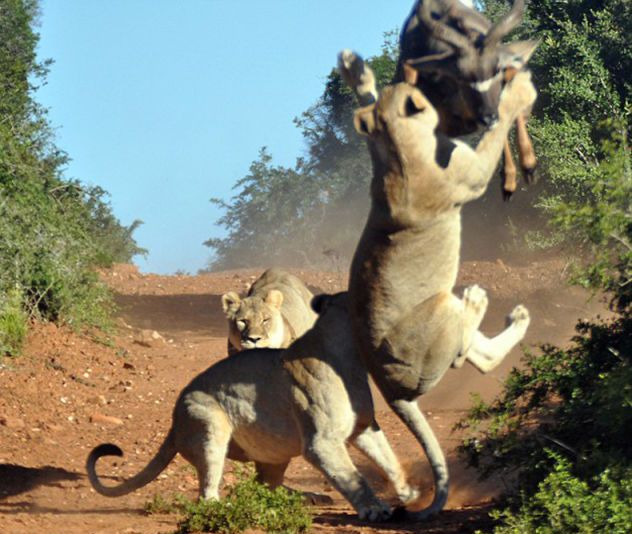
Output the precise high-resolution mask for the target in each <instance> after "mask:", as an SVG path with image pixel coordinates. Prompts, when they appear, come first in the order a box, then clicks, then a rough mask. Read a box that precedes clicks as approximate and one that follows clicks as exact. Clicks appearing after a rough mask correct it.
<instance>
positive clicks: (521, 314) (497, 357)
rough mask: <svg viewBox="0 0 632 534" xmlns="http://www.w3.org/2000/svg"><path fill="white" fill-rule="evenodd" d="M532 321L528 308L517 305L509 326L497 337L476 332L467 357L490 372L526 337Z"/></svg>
mask: <svg viewBox="0 0 632 534" xmlns="http://www.w3.org/2000/svg"><path fill="white" fill-rule="evenodd" d="M530 321H531V318H530V317H529V312H528V310H527V308H525V307H524V306H522V305H519V306H516V307H515V308H514V309H513V311H512V312H511V314H510V315H509V326H508V327H507V328H505V330H503V331H502V332H501V333H500V334H498V335H497V336H496V337H493V338H492V339H489V338H488V337H486V336H485V335H483V334H482V333H481V332H479V331H476V332H475V334H474V337H473V339H472V344H471V345H470V348H469V349H468V351H467V354H466V357H467V359H468V360H469V361H470V362H472V363H473V364H474V365H475V366H476V367H477V368H478V369H479V370H480V371H481V372H483V373H488V372H489V371H491V370H492V369H494V368H495V367H496V366H498V365H499V364H500V363H501V362H502V361H503V360H504V359H505V356H507V354H509V352H510V351H511V349H513V348H514V347H515V346H516V345H517V344H518V343H519V342H520V341H521V340H522V339H523V338H524V336H525V334H526V332H527V328H528V326H529V322H530Z"/></svg>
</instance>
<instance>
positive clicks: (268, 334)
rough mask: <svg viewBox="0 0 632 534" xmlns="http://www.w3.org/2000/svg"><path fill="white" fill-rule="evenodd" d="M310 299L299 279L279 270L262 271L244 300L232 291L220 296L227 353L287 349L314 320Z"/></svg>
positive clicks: (310, 295)
mask: <svg viewBox="0 0 632 534" xmlns="http://www.w3.org/2000/svg"><path fill="white" fill-rule="evenodd" d="M313 296H314V295H313V294H312V292H311V291H310V290H309V289H307V287H306V286H305V284H304V283H303V282H302V281H301V280H299V279H298V278H297V277H296V276H294V275H292V274H290V273H287V272H285V271H282V270H280V269H268V270H267V271H265V272H264V273H263V274H262V275H261V276H260V277H259V278H258V279H257V280H256V281H255V282H254V283H253V284H252V286H251V287H250V290H249V291H248V295H247V296H246V297H245V298H243V299H242V298H240V297H239V295H238V294H237V293H235V292H234V291H230V292H228V293H226V294H225V295H223V296H222V307H223V309H224V313H225V314H226V318H227V319H228V353H229V354H235V353H236V352H239V351H240V350H243V349H254V348H270V349H279V348H286V347H288V346H289V345H290V343H292V341H294V340H295V339H296V338H298V337H300V336H301V335H303V333H305V332H306V331H307V330H308V329H309V328H311V327H312V325H313V324H314V321H315V320H316V314H315V313H314V312H313V311H312V309H311V307H310V301H311V300H312V298H313Z"/></svg>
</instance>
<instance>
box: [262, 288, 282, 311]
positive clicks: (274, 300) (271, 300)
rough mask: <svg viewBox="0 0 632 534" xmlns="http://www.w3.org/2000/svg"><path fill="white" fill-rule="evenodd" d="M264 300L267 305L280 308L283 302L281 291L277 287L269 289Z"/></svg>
mask: <svg viewBox="0 0 632 534" xmlns="http://www.w3.org/2000/svg"><path fill="white" fill-rule="evenodd" d="M264 302H265V303H266V304H268V305H269V306H272V307H274V308H277V309H281V304H283V293H281V292H280V291H279V290H278V289H271V290H270V291H268V294H267V295H266V298H265V300H264Z"/></svg>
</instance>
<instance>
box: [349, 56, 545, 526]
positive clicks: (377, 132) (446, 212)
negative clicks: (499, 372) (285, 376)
mask: <svg viewBox="0 0 632 534" xmlns="http://www.w3.org/2000/svg"><path fill="white" fill-rule="evenodd" d="M343 59H345V60H346V62H348V61H349V60H350V59H351V60H352V59H353V58H350V56H349V55H348V53H347V56H346V57H344V58H343ZM345 66H346V64H345V61H342V60H341V68H345ZM352 87H353V85H352ZM363 91H366V89H365V88H363ZM535 94H536V93H535V89H534V88H533V85H532V84H531V81H530V76H529V74H527V73H524V72H521V73H518V74H517V75H516V76H515V78H514V80H513V81H512V82H511V83H510V84H508V86H507V87H506V89H505V90H504V93H503V95H502V98H501V101H500V108H499V115H500V119H499V122H498V123H497V125H496V126H495V127H494V128H492V129H491V130H489V131H487V132H486V133H485V134H484V135H483V137H482V139H481V141H480V143H479V144H478V146H477V147H476V149H475V150H473V149H471V148H470V147H469V146H468V145H466V144H464V143H461V142H460V141H457V140H453V139H449V138H447V137H445V136H443V135H442V134H440V133H438V132H437V131H436V127H437V123H438V115H437V112H436V110H435V109H434V108H433V107H432V106H431V104H430V102H429V101H428V100H427V99H426V98H425V97H424V95H423V94H422V93H421V92H420V91H419V90H418V89H416V88H415V87H412V86H410V85H408V84H406V83H400V84H397V85H394V86H389V87H386V88H385V89H384V90H383V91H382V93H381V94H380V96H379V99H378V101H377V103H376V104H375V105H371V106H367V107H365V108H361V109H360V110H358V112H357V114H356V125H358V126H359V128H358V131H359V132H360V133H363V134H364V135H368V144H369V150H370V153H371V157H372V162H373V171H374V175H373V180H372V183H371V198H372V204H371V211H370V213H369V218H368V220H367V223H366V226H365V228H364V232H363V234H362V237H361V239H360V243H359V244H358V247H357V249H356V253H355V256H354V259H353V263H352V266H351V272H350V285H349V300H350V314H351V318H352V324H353V331H354V337H355V339H356V343H357V345H358V349H359V351H360V354H361V356H362V358H363V360H364V361H365V363H366V364H367V367H368V369H369V371H370V373H371V374H372V376H373V378H374V380H375V382H376V383H377V385H378V387H379V388H380V390H381V391H382V393H383V395H384V397H385V398H386V400H387V401H388V402H389V404H390V406H391V407H392V408H393V409H394V410H395V412H396V413H397V414H398V415H399V416H400V418H401V419H402V420H403V421H404V422H405V423H406V424H407V425H408V427H409V428H410V430H411V431H412V432H413V433H414V435H415V436H416V438H417V439H418V440H419V441H420V443H421V444H422V445H423V447H424V449H425V450H426V453H427V455H428V459H429V461H430V464H431V466H432V468H433V474H434V477H435V487H436V489H435V498H434V500H433V503H432V504H431V506H430V507H429V508H427V509H425V510H423V511H422V512H420V513H417V514H414V515H413V517H414V518H425V517H427V516H428V515H430V514H432V513H436V512H438V511H439V510H441V509H442V507H443V506H444V504H445V502H446V500H447V494H448V486H449V477H448V472H447V465H446V462H445V458H444V456H443V453H442V451H441V447H440V446H439V443H438V442H437V440H436V437H435V436H434V434H433V432H432V429H431V428H430V426H429V425H428V423H427V422H426V420H425V418H424V416H423V414H422V413H421V411H420V410H419V408H418V406H417V403H416V401H415V399H416V398H417V397H418V396H420V395H422V394H423V393H425V392H427V391H428V390H430V389H431V388H432V387H433V386H434V385H435V384H436V383H437V382H438V381H439V380H440V379H441V377H442V376H443V375H444V373H445V372H446V370H447V369H448V368H449V367H450V366H451V365H454V366H456V367H459V366H460V365H462V363H463V361H464V359H468V360H469V361H471V362H472V363H474V364H475V365H476V366H477V367H478V368H479V369H480V370H482V371H484V372H487V371H489V370H490V369H491V368H493V367H495V366H496V365H498V364H499V363H500V361H502V359H503V358H504V356H505V355H506V354H507V353H508V352H509V350H510V349H511V348H512V347H513V346H514V345H515V344H516V343H518V342H519V341H520V339H522V337H523V336H524V333H525V331H526V328H527V325H528V323H529V316H528V313H527V310H526V309H525V308H524V307H522V306H518V307H516V308H515V309H514V311H513V312H512V314H511V316H510V320H511V324H510V326H509V327H508V328H507V329H506V330H504V331H503V332H502V333H501V334H499V335H498V336H496V337H495V338H493V339H488V338H486V337H485V336H483V334H481V333H480V332H479V331H478V327H479V325H480V322H481V320H482V318H483V315H484V313H485V310H486V307H487V297H486V295H485V292H484V291H483V290H482V289H481V288H479V287H478V286H472V287H470V288H468V289H466V291H465V294H464V296H463V299H458V298H457V297H456V296H454V295H453V294H452V289H453V287H454V284H455V281H456V275H457V270H458V262H459V247H460V244H461V207H462V205H463V204H464V203H465V202H469V201H471V200H474V199H476V198H478V197H480V196H481V195H482V194H483V192H484V191H485V188H486V187H487V184H488V182H489V180H490V178H491V176H492V174H493V172H494V169H495V168H496V166H497V164H498V160H499V158H500V154H501V151H502V148H503V144H504V141H505V139H506V136H507V132H508V130H509V127H510V126H511V124H512V123H513V121H514V120H515V119H516V116H517V115H518V113H520V112H521V111H523V110H524V109H525V108H527V107H529V106H530V105H531V104H532V103H533V100H534V99H535Z"/></svg>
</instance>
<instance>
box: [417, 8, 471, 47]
mask: <svg viewBox="0 0 632 534" xmlns="http://www.w3.org/2000/svg"><path fill="white" fill-rule="evenodd" d="M431 3H432V2H429V1H428V0H426V1H424V2H420V5H419V7H418V8H417V17H418V18H419V20H420V21H421V22H422V23H423V24H424V25H425V26H426V27H427V28H428V29H429V30H430V34H431V35H432V37H434V38H435V39H438V40H440V41H443V42H445V43H448V44H449V45H451V46H453V47H454V48H455V49H456V51H457V53H458V54H461V55H465V54H467V53H470V52H471V51H472V50H473V46H472V43H471V42H470V40H469V39H468V38H467V36H465V35H463V34H462V33H461V32H459V31H458V30H455V29H454V28H451V27H450V26H447V25H446V24H444V23H443V22H441V21H437V20H435V19H433V18H432V11H431V7H430V4H431Z"/></svg>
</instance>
